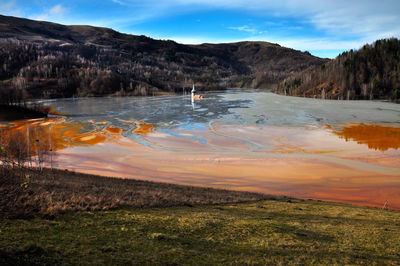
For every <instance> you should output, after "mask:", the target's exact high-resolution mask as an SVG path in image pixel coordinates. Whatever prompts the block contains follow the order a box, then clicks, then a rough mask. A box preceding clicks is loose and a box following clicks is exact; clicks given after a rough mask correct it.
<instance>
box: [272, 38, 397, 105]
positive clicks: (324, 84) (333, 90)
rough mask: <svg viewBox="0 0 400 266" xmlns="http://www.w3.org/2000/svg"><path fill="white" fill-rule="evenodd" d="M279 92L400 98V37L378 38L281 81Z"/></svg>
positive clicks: (340, 97) (331, 96)
mask: <svg viewBox="0 0 400 266" xmlns="http://www.w3.org/2000/svg"><path fill="white" fill-rule="evenodd" d="M276 92H278V93H282V94H288V95H293V96H306V97H314V98H328V99H371V100H372V99H386V100H392V101H399V100H400V40H398V39H396V38H391V39H384V40H378V41H376V42H374V43H373V44H371V45H368V44H367V45H364V46H363V47H362V48H361V49H360V50H358V51H353V50H351V51H349V52H345V53H343V54H341V55H339V56H338V57H337V58H336V59H335V60H331V61H329V62H327V63H325V64H323V65H320V66H314V67H310V68H309V69H307V70H305V71H302V72H300V73H298V74H296V75H293V76H291V77H289V78H287V79H285V80H284V81H283V82H281V83H280V84H279V86H278V88H277V90H276Z"/></svg>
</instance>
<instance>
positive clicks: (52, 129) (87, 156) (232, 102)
mask: <svg viewBox="0 0 400 266" xmlns="http://www.w3.org/2000/svg"><path fill="white" fill-rule="evenodd" d="M203 95H204V98H203V99H201V100H198V101H196V102H195V103H194V104H191V101H190V97H189V96H187V95H184V96H182V95H174V96H157V97H125V98H78V99H57V100H51V101H43V102H42V104H43V105H45V106H48V107H52V108H54V109H55V111H56V113H57V114H59V115H57V116H54V117H52V118H47V119H33V120H26V121H16V122H11V123H2V124H1V125H0V127H2V128H3V134H7V132H11V131H19V132H22V133H23V134H25V133H24V132H27V130H26V129H27V128H30V129H34V132H36V133H35V134H36V136H39V137H37V138H39V139H40V141H41V142H49V143H51V148H52V150H53V152H54V154H53V156H52V158H51V165H53V166H54V167H57V168H60V169H69V170H73V171H78V172H84V173H90V174H99V175H105V176H115V177H124V178H136V179H144V180H152V181H160V182H170V183H177V184H185V185H195V186H209V187H217V188H226V189H234V190H247V191H257V192H264V193H270V194H279V195H287V196H292V197H298V198H304V199H309V198H310V199H320V200H328V201H337V202H347V203H352V204H358V205H368V206H376V207H382V206H383V204H384V203H385V202H386V201H387V202H388V204H389V208H391V209H397V210H400V105H398V104H393V103H387V102H375V101H329V100H320V99H308V98H297V97H287V96H280V95H276V94H273V93H269V92H265V91H243V90H228V91H224V92H207V93H203ZM29 134H32V133H29ZM39 139H38V140H37V142H38V143H39ZM36 145H37V144H36ZM31 150H34V148H31ZM48 164H49V162H47V166H48Z"/></svg>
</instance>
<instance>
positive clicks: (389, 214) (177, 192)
mask: <svg viewBox="0 0 400 266" xmlns="http://www.w3.org/2000/svg"><path fill="white" fill-rule="evenodd" d="M21 171H22V172H18V171H11V172H7V171H6V172H3V175H2V176H1V178H2V180H0V181H2V182H1V183H0V190H1V191H0V192H1V195H2V197H1V201H0V207H1V209H0V214H2V215H1V216H0V265H35V264H36V265H43V264H44V265H54V264H68V265H71V264H72V265H87V264H91V265H92V264H101V265H129V264H148V265H149V264H151V265H159V264H168V265H171V264H203V265H210V264H237V265H241V264H272V265H293V264H307V265H308V264H367V265H383V264H385V265H397V264H399V263H400V212H397V211H387V210H381V209H374V208H367V207H358V206H351V205H345V204H338V203H326V202H319V201H312V200H297V199H288V198H275V199H273V198H272V197H270V196H267V195H262V194H252V193H240V192H229V191H226V190H213V189H205V188H194V187H184V186H175V185H168V184H160V183H152V182H143V181H136V180H122V179H107V178H102V177H95V176H88V175H81V174H75V173H70V172H64V171H56V172H53V171H51V172H49V171H48V170H46V171H45V172H42V173H41V174H40V175H36V176H34V175H33V174H34V173H33V172H31V175H32V176H31V175H30V176H31V177H30V178H29V180H28V181H24V180H25V179H26V178H25V177H24V176H25V175H26V174H27V173H28V172H26V171H25V170H21ZM22 181H24V183H21V182H22ZM25 182H26V183H25ZM21 184H23V185H22V186H21ZM16 185H18V186H16ZM13 187H14V190H12V188H13ZM13 193H14V194H15V195H17V196H12V195H13ZM4 195H6V196H7V200H4ZM29 197H31V198H29ZM33 199H36V200H37V201H38V202H39V203H37V204H36V205H35V204H33V202H34V200H33ZM72 199H74V200H72ZM246 200H253V201H255V202H247V203H246V202H245V203H233V202H239V201H246ZM8 201H11V203H12V204H16V205H15V208H14V209H19V208H21V209H24V208H26V209H27V211H22V212H17V211H15V212H14V213H13V211H12V208H11V205H10V204H8V203H7V202H8ZM63 202H64V203H63ZM112 202H117V203H116V204H114V205H110V204H111V203H112ZM24 203H26V205H24ZM202 203H207V204H215V205H201V204H202ZM7 204H8V205H7ZM32 204H33V205H32ZM32 206H33V207H34V208H32ZM148 206H153V207H148ZM74 208H75V209H74ZM49 211H51V212H50V213H51V215H50V214H49ZM12 214H14V216H13V215H12ZM24 215H25V216H24ZM11 217H12V218H11Z"/></svg>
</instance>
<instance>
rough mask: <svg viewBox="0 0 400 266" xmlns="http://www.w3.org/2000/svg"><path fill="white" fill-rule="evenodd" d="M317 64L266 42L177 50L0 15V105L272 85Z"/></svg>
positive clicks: (173, 46)
mask: <svg viewBox="0 0 400 266" xmlns="http://www.w3.org/2000/svg"><path fill="white" fill-rule="evenodd" d="M326 61H327V59H321V58H317V57H314V56H312V55H310V54H309V53H307V52H300V51H296V50H293V49H289V48H285V47H281V46H279V45H278V44H272V43H267V42H239V43H230V44H202V45H183V44H178V43H176V42H173V41H162V40H154V39H151V38H148V37H145V36H135V35H128V34H122V33H119V32H116V31H114V30H112V29H107V28H99V27H91V26H64V25H60V24H54V23H49V22H40V21H33V20H28V19H21V18H15V17H8V16H0V99H1V100H0V101H2V102H3V103H13V102H20V101H21V100H24V99H29V98H56V97H73V96H77V97H78V96H104V95H114V96H123V95H157V94H161V93H165V92H182V90H183V88H185V87H186V88H187V87H190V86H191V84H192V83H195V84H196V86H197V87H198V88H200V89H201V90H213V89H223V88H227V87H246V88H273V86H276V84H277V82H280V81H282V80H283V79H285V78H287V77H288V76H289V75H291V74H293V73H296V72H298V71H301V70H304V69H306V68H308V67H310V66H313V65H321V64H323V63H324V62H326Z"/></svg>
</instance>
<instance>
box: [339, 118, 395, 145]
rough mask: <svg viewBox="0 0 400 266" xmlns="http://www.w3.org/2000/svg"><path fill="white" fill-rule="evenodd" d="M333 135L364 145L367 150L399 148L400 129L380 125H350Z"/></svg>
mask: <svg viewBox="0 0 400 266" xmlns="http://www.w3.org/2000/svg"><path fill="white" fill-rule="evenodd" d="M335 134H337V135H338V136H340V137H342V138H344V139H345V140H346V141H350V140H353V141H356V142H357V143H359V144H366V145H368V148H370V149H375V150H380V151H387V150H389V149H399V148H400V128H398V127H386V126H380V125H364V124H350V125H348V126H346V127H344V128H343V129H342V130H341V131H336V132H335Z"/></svg>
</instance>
